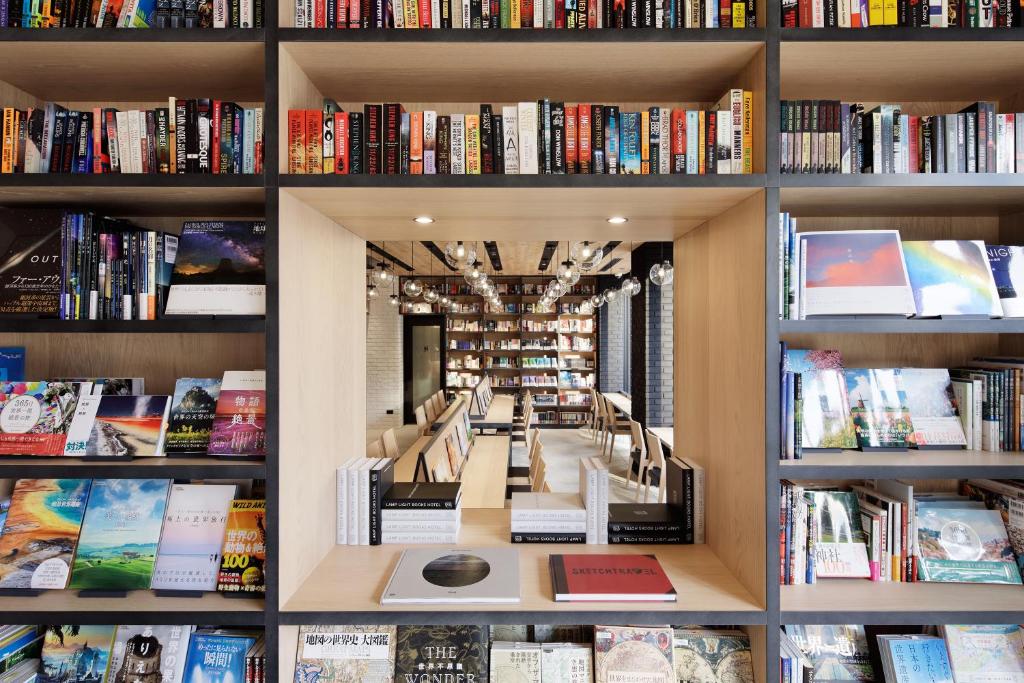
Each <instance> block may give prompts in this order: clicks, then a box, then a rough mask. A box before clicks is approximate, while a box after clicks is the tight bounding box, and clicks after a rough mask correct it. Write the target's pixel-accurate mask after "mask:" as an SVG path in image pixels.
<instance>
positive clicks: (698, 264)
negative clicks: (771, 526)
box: [675, 194, 766, 601]
mask: <svg viewBox="0 0 1024 683" xmlns="http://www.w3.org/2000/svg"><path fill="white" fill-rule="evenodd" d="M764 225H765V204H764V196H763V195H761V194H759V195H757V196H755V197H751V198H750V199H747V200H745V201H744V202H742V203H740V204H739V205H737V206H736V207H735V208H733V209H730V210H729V211H726V212H725V213H723V214H722V215H721V216H718V217H717V218H714V219H712V220H710V221H708V222H707V223H706V224H704V225H702V226H700V227H699V228H697V229H696V230H693V231H692V232H690V233H689V234H687V235H686V236H684V237H683V238H682V239H680V240H678V241H677V243H676V257H677V263H679V264H681V265H679V266H677V268H676V271H677V275H676V278H677V279H676V296H678V297H679V300H680V301H681V302H682V305H681V309H682V310H679V309H678V308H677V313H679V314H681V315H677V316H676V318H677V320H680V322H679V323H677V325H676V339H677V343H676V346H675V348H676V351H675V353H676V367H680V366H681V370H678V371H677V374H676V387H677V388H678V390H677V392H676V398H675V401H676V408H675V415H676V420H675V424H676V427H675V442H676V443H677V444H682V445H681V446H680V447H679V448H680V451H681V452H682V454H683V455H684V457H688V458H693V459H694V460H696V461H697V462H699V463H700V464H701V465H702V466H703V467H704V469H705V472H706V477H707V484H706V489H705V501H704V507H705V518H706V519H707V542H708V545H709V546H710V547H711V549H712V550H713V551H714V552H715V553H716V554H717V555H718V557H719V558H720V559H721V560H722V562H723V563H724V564H725V566H726V567H728V569H729V570H730V571H732V572H733V574H735V576H736V577H737V578H738V579H739V580H740V582H741V583H742V584H743V585H744V586H745V587H746V588H747V590H749V591H750V592H751V593H752V594H753V595H754V596H756V597H757V598H758V599H760V600H762V601H763V600H764V599H765V588H766V584H765V552H766V549H765V535H764V529H765V516H764V495H765V477H764V471H765V450H764V448H765V445H764V436H763V435H764V432H763V430H761V429H760V425H762V424H764V419H765V406H764V393H763V392H762V391H760V390H759V389H757V388H758V387H763V386H764V382H765V361H764V348H765V337H764V335H765V332H764V330H765V313H764V286H765V285H764V283H765V267H764V259H765V252H764ZM707 264H713V266H711V265H707ZM740 387H746V388H748V389H749V390H740V389H739V388H740ZM741 425H747V426H748V427H749V428H742V427H741Z"/></svg>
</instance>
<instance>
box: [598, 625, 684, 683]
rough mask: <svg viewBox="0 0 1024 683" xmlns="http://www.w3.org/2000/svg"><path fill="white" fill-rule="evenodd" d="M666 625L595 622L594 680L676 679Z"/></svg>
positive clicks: (649, 682) (657, 682)
mask: <svg viewBox="0 0 1024 683" xmlns="http://www.w3.org/2000/svg"><path fill="white" fill-rule="evenodd" d="M672 640H673V633H672V628H671V627H669V626H595V627H594V671H595V674H596V675H595V681H596V683H626V682H627V681H643V682H644V683H677V682H678V679H677V678H676V674H675V669H674V666H673V661H674V658H673V653H672Z"/></svg>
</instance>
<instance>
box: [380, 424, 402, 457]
mask: <svg viewBox="0 0 1024 683" xmlns="http://www.w3.org/2000/svg"><path fill="white" fill-rule="evenodd" d="M380 440H381V443H382V444H383V446H384V457H387V458H398V457H400V456H401V455H402V454H401V453H400V452H399V450H398V437H396V436H395V429H394V427H392V428H391V429H386V430H384V433H383V434H381V435H380Z"/></svg>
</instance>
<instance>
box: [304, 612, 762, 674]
mask: <svg viewBox="0 0 1024 683" xmlns="http://www.w3.org/2000/svg"><path fill="white" fill-rule="evenodd" d="M371 645H372V646H373V647H372V648H370V647H369V646H371ZM367 652H370V655H369V656H367ZM695 671H696V672H699V675H700V676H702V678H701V679H700V680H707V681H734V682H737V683H752V681H753V680H754V672H753V666H752V660H751V654H750V638H749V636H748V635H747V634H746V633H744V632H743V631H740V630H735V629H720V628H703V627H699V626H687V627H676V628H675V629H673V628H672V627H671V626H574V625H559V626H549V625H532V626H528V625H492V626H489V627H488V626H480V625H453V626H405V625H400V626H320V625H317V626H302V627H300V629H299V644H298V649H297V651H296V661H295V680H296V681H300V680H301V681H305V680H319V681H322V682H323V683H342V681H346V682H347V681H354V680H356V677H358V679H359V680H363V681H376V682H379V683H393V682H395V681H411V680H417V681H419V680H423V681H426V680H431V681H433V680H437V681H490V683H592V682H593V681H598V682H606V681H607V682H609V683H610V682H611V681H627V680H628V681H632V680H640V679H642V680H643V681H644V683H678V682H679V681H685V680H692V679H691V678H690V677H691V676H692V675H694V674H692V673H690V672H695ZM347 672H351V673H347ZM640 674H642V675H640ZM638 675H640V678H639V679H638ZM346 676H348V678H346Z"/></svg>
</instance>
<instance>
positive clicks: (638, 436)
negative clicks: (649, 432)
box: [629, 419, 647, 462]
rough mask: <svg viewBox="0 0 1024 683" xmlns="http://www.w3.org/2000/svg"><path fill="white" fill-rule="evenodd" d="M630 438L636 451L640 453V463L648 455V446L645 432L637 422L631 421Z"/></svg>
mask: <svg viewBox="0 0 1024 683" xmlns="http://www.w3.org/2000/svg"><path fill="white" fill-rule="evenodd" d="M629 437H630V441H631V442H632V447H633V450H634V451H639V452H640V462H643V460H644V457H646V455H647V444H645V443H644V430H643V427H641V426H640V423H639V422H637V421H636V420H632V419H631V420H630V421H629Z"/></svg>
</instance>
